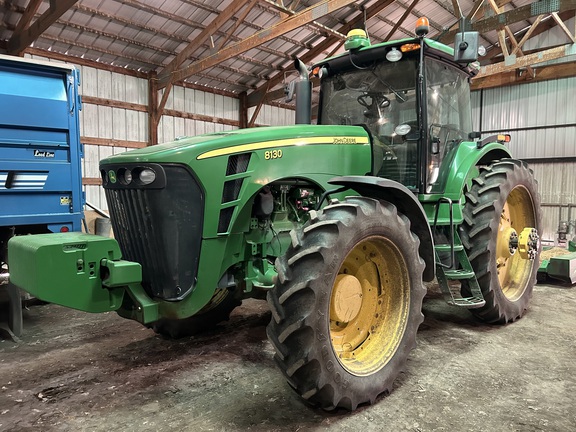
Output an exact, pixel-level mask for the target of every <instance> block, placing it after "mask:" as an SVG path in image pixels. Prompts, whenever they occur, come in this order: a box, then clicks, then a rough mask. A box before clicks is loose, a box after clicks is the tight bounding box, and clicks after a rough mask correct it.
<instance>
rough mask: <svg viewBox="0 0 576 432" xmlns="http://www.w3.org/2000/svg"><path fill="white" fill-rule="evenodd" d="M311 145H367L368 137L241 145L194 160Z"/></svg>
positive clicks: (291, 140) (219, 150)
mask: <svg viewBox="0 0 576 432" xmlns="http://www.w3.org/2000/svg"><path fill="white" fill-rule="evenodd" d="M313 144H368V137H350V136H323V137H313V138H291V139H285V140H275V141H264V142H259V143H254V144H243V145H239V146H234V147H225V148H221V149H216V150H210V151H208V152H206V153H202V154H201V155H199V156H198V157H197V158H196V159H198V160H200V159H208V158H213V157H216V156H225V155H229V154H233V153H244V152H249V151H254V150H263V149H267V148H278V147H290V146H304V145H313Z"/></svg>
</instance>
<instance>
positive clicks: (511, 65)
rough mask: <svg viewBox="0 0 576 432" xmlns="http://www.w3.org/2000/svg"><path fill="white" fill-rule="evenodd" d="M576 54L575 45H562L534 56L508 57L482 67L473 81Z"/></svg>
mask: <svg viewBox="0 0 576 432" xmlns="http://www.w3.org/2000/svg"><path fill="white" fill-rule="evenodd" d="M571 54H576V45H575V44H572V45H562V46H559V47H555V48H550V49H547V50H543V51H540V52H536V53H534V54H528V55H525V56H523V57H518V58H516V57H515V56H509V57H508V59H506V60H505V61H503V62H501V63H495V64H491V65H486V66H482V67H481V68H480V72H479V73H478V75H476V78H475V79H478V78H483V77H486V76H489V75H494V74H498V73H502V72H508V71H512V70H516V69H518V68H521V67H527V66H531V65H535V64H538V63H543V62H546V61H549V60H555V59H558V58H561V57H564V56H566V55H571Z"/></svg>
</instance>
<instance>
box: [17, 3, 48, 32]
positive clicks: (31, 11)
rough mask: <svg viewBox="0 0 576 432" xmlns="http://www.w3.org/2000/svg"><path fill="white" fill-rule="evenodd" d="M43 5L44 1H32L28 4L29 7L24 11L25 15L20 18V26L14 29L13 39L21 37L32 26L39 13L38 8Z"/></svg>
mask: <svg viewBox="0 0 576 432" xmlns="http://www.w3.org/2000/svg"><path fill="white" fill-rule="evenodd" d="M41 4H42V0H30V3H28V6H26V10H24V13H23V14H22V16H21V17H20V20H19V21H18V24H16V28H15V29H14V33H12V37H11V39H12V38H14V36H15V35H18V36H19V35H20V34H21V33H22V32H23V31H24V30H26V29H27V28H28V27H29V26H30V23H31V22H32V18H34V15H36V12H38V8H39V7H40V5H41Z"/></svg>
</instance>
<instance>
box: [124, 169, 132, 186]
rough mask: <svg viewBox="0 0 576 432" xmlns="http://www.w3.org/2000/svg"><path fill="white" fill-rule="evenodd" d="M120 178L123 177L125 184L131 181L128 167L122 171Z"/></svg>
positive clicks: (130, 172)
mask: <svg viewBox="0 0 576 432" xmlns="http://www.w3.org/2000/svg"><path fill="white" fill-rule="evenodd" d="M122 178H123V179H124V183H126V184H130V183H132V171H130V170H129V169H127V170H126V171H124V174H123V175H122Z"/></svg>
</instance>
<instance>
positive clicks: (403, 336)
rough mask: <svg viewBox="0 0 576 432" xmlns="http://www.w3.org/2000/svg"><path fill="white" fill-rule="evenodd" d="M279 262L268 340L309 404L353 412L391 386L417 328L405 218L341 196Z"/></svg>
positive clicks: (413, 252) (417, 266) (417, 296)
mask: <svg viewBox="0 0 576 432" xmlns="http://www.w3.org/2000/svg"><path fill="white" fill-rule="evenodd" d="M291 236H292V244H291V246H290V247H289V249H288V251H287V252H286V254H285V255H284V256H283V257H281V258H279V259H278V260H277V261H276V268H277V270H278V280H277V283H276V285H275V287H274V288H273V289H272V290H271V291H270V292H269V293H268V303H269V305H270V308H271V310H272V320H271V322H270V324H269V325H268V328H267V331H268V337H269V339H270V341H271V343H272V345H273V346H274V348H275V349H276V354H275V356H274V359H275V361H276V363H277V364H278V366H279V367H280V369H281V370H282V372H283V373H284V375H285V376H286V378H287V380H288V383H289V384H290V385H291V386H292V387H293V388H294V389H295V390H296V392H297V393H298V394H299V395H300V396H301V397H302V398H304V399H305V400H306V401H307V402H308V403H310V404H312V405H315V406H319V407H322V408H324V409H334V408H337V407H342V408H345V409H349V410H354V409H355V408H356V407H357V406H358V405H359V404H362V403H373V402H374V401H375V399H376V398H377V397H378V395H380V394H382V393H384V392H388V391H390V390H391V389H392V384H393V382H394V379H395V378H396V377H397V375H398V374H399V372H400V371H401V370H402V369H403V368H404V367H405V365H406V361H407V357H408V354H409V353H410V351H411V350H412V349H413V348H414V347H415V345H416V341H415V338H416V331H417V329H418V326H419V325H420V324H421V323H422V321H423V315H422V299H423V297H424V294H425V291H426V290H425V288H424V286H423V283H422V273H423V271H424V261H423V260H422V258H421V257H420V256H419V254H418V246H419V240H418V238H417V237H416V236H415V235H414V234H413V233H412V232H411V231H410V221H409V220H408V218H407V217H406V216H405V215H403V214H401V213H398V211H397V210H396V207H395V206H394V205H392V204H390V203H388V202H384V201H377V200H374V199H370V198H364V197H355V198H347V199H346V201H345V202H343V203H335V204H332V205H330V206H327V207H325V208H324V209H323V211H321V212H317V213H316V212H311V221H310V222H309V223H308V224H307V225H305V226H304V228H303V229H302V230H301V231H292V233H291Z"/></svg>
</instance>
